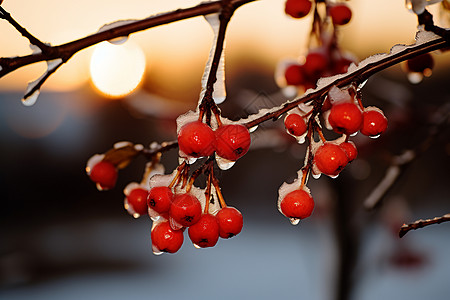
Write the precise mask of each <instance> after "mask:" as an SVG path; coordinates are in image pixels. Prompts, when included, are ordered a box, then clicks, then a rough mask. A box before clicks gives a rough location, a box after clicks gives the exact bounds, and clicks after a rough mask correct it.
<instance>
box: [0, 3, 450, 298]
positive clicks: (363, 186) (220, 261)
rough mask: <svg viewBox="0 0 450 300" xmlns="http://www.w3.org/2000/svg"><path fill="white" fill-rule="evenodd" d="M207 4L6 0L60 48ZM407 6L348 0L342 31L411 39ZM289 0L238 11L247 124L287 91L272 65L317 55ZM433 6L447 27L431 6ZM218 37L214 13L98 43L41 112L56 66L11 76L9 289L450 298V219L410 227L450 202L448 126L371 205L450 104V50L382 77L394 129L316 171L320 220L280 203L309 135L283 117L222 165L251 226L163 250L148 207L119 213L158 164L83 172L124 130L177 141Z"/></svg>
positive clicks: (3, 236) (1, 262)
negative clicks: (290, 132) (372, 206)
mask: <svg viewBox="0 0 450 300" xmlns="http://www.w3.org/2000/svg"><path fill="white" fill-rule="evenodd" d="M197 3H198V1H187V0H183V1H181V0H180V1H178V0H177V1H175V0H171V1H162V0H158V1H157V0H154V1H143V0H129V1H126V2H121V1H106V0H89V1H88V0H79V1H76V2H67V1H56V0H41V1H39V4H36V3H33V4H31V3H30V2H29V1H26V0H15V1H11V0H5V1H3V4H2V7H4V8H5V9H6V10H7V11H9V12H10V13H11V14H12V16H13V17H14V18H15V19H16V20H17V21H18V22H19V23H20V24H21V25H22V26H24V27H25V28H27V29H28V30H29V31H30V32H32V33H33V34H34V35H35V36H37V37H38V38H39V39H41V40H43V41H45V42H50V43H51V44H53V45H57V44H62V43H66V42H69V41H72V40H74V39H77V38H81V37H84V36H86V35H88V34H90V33H93V32H96V31H97V30H98V29H99V28H100V27H101V26H102V25H104V24H107V23H111V22H113V21H117V20H125V19H140V18H144V17H147V16H149V15H152V14H156V13H159V12H164V11H169V10H173V9H176V8H180V7H189V6H192V5H194V4H197ZM404 4H405V3H404V1H403V0H398V1H389V0H382V1H381V0H380V1H376V2H374V1H364V0H352V1H350V2H349V5H350V6H351V8H352V10H353V12H354V14H353V19H352V21H351V22H350V24H348V25H346V26H345V27H343V28H342V30H341V34H342V36H341V45H342V48H344V49H345V50H348V51H350V52H352V53H353V54H355V55H356V56H357V57H358V58H360V59H363V58H365V57H367V56H369V55H372V54H375V53H383V52H388V51H389V49H390V48H391V47H392V46H393V45H395V44H410V43H412V42H413V41H414V35H415V31H416V25H417V24H416V22H417V20H416V17H415V16H414V15H413V14H411V13H410V12H408V10H407V9H406V8H405V6H404ZM283 9H284V1H280V0H263V1H257V2H255V3H251V4H248V5H245V6H243V7H241V8H239V9H238V10H237V12H236V13H235V15H234V17H233V19H232V21H231V23H230V25H229V30H228V35H227V47H226V61H227V64H226V85H227V94H228V97H227V100H226V101H225V103H224V104H223V105H222V106H221V108H222V112H223V115H224V116H226V117H228V118H230V119H233V120H237V119H239V118H241V117H244V116H245V113H248V112H255V111H256V110H257V109H258V108H263V107H268V106H274V105H277V104H279V103H282V102H284V101H286V98H285V97H284V96H283V94H282V93H281V92H280V89H279V87H278V86H277V85H276V83H275V80H274V75H273V74H274V71H275V68H276V65H277V63H278V62H279V61H280V60H282V59H285V58H295V57H297V56H298V55H301V54H305V52H306V45H307V44H306V43H307V40H306V37H307V35H308V34H309V30H310V22H311V19H310V17H307V18H305V19H301V20H294V19H290V18H288V17H287V16H286V15H285V14H284V11H283ZM430 11H431V12H432V13H433V14H434V15H435V18H436V21H437V22H438V23H439V22H442V19H439V18H438V16H439V15H440V11H439V10H438V8H437V7H436V6H435V5H434V6H431V7H430ZM447 18H448V16H447ZM444 19H445V16H444ZM0 21H1V22H0V56H1V57H9V56H17V55H26V54H29V53H30V52H31V50H30V48H29V45H28V41H27V40H26V39H24V38H23V37H22V36H21V35H20V34H19V33H18V32H17V31H15V30H14V29H13V28H12V26H10V25H9V24H8V23H7V22H5V21H4V20H0ZM444 22H445V20H444ZM442 24H444V23H442ZM446 26H448V25H446ZM212 38H213V35H212V31H211V29H210V27H209V25H208V23H207V22H206V21H205V20H204V19H203V18H194V19H191V20H186V21H181V22H176V23H173V24H170V25H166V26H162V27H158V28H154V29H151V30H147V31H144V32H140V33H136V34H133V35H132V36H130V37H129V38H128V39H127V40H126V41H125V40H119V41H114V42H115V43H116V44H120V45H115V44H112V43H108V42H104V43H101V44H98V45H96V46H93V47H90V48H88V49H85V50H83V51H81V52H79V53H78V54H76V55H75V56H74V57H73V58H72V59H71V60H70V61H69V62H68V63H67V64H65V65H63V66H62V67H61V68H60V69H59V70H58V71H57V72H56V73H55V74H54V75H53V76H52V77H51V78H50V79H49V80H48V81H47V82H46V83H45V85H44V87H43V89H42V91H41V95H40V96H39V99H38V101H37V103H36V104H35V105H33V106H31V107H26V106H24V105H23V104H22V103H21V99H22V97H23V94H24V91H25V89H26V86H27V82H28V81H31V80H34V79H36V78H38V77H39V76H40V75H41V74H42V73H43V72H44V71H45V70H46V65H45V63H43V64H37V65H33V66H29V67H25V68H23V69H20V70H18V71H15V72H13V73H12V74H9V75H7V76H5V77H4V78H2V79H1V80H0V188H1V190H2V197H1V207H2V208H1V210H0V298H1V299H31V298H32V299H80V298H84V299H103V298H109V299H124V298H127V299H142V298H146V299H154V298H155V299H156V298H161V297H164V298H165V299H178V298H180V297H185V298H188V299H211V298H214V299H228V298H231V297H233V298H237V299H244V298H245V299H252V298H259V299H271V298H281V297H291V298H292V297H298V298H309V299H337V298H339V297H337V296H336V295H338V294H339V293H343V295H342V296H341V299H344V298H347V296H348V298H350V299H380V298H387V299H430V298H432V297H433V298H434V297H435V298H443V297H444V296H445V295H448V293H449V292H450V286H449V285H448V270H449V268H450V257H449V256H448V251H447V249H449V248H450V240H449V239H448V237H449V233H450V224H448V223H444V224H441V225H434V226H431V227H429V228H426V229H421V230H418V231H414V232H411V233H408V234H407V235H406V236H405V237H404V238H403V239H401V240H399V239H398V237H397V230H398V228H399V226H400V225H401V224H402V223H403V222H411V221H414V220H416V219H417V218H431V217H435V216H439V215H443V214H445V213H448V212H449V211H450V201H449V196H450V187H449V185H448V182H449V179H450V177H449V175H448V167H449V166H450V143H449V136H450V135H449V129H448V126H441V127H440V128H439V130H438V132H439V133H438V134H437V135H436V138H435V139H434V140H433V143H432V144H431V146H430V147H429V149H428V150H427V151H426V152H424V154H423V155H421V156H420V157H419V158H418V159H416V160H415V161H414V163H412V164H411V165H410V166H409V167H408V168H407V170H406V172H405V173H404V174H403V175H402V177H401V178H400V180H399V182H398V184H396V185H395V186H394V187H393V189H392V190H391V191H390V192H389V193H388V195H387V197H386V198H385V200H384V202H383V205H382V206H381V207H380V208H379V209H377V210H376V211H372V212H367V211H365V210H364V209H363V201H364V199H365V198H366V197H367V196H368V195H369V193H370V191H371V190H372V189H373V188H374V187H375V186H376V185H377V183H378V182H379V181H380V180H381V179H382V178H383V176H384V172H385V170H386V169H387V167H388V166H389V164H390V160H391V159H392V156H393V155H398V154H401V153H402V151H403V150H405V149H411V148H414V147H416V146H417V145H419V144H420V143H421V142H422V141H423V140H424V139H425V138H427V137H429V136H430V130H431V128H432V124H433V122H435V120H436V116H437V117H438V118H439V112H445V111H446V112H447V114H448V110H449V106H448V103H449V100H450V93H449V90H448V83H449V82H448V78H450V77H449V76H450V72H449V70H450V68H449V66H450V58H449V55H448V54H446V53H444V54H439V53H437V54H433V57H434V59H435V65H436V66H435V68H434V70H433V75H432V76H431V77H430V78H425V79H424V80H423V82H421V83H420V84H417V85H412V84H411V83H409V82H408V80H407V76H406V74H405V72H404V71H403V69H402V67H401V66H394V67H392V68H390V69H388V70H386V71H383V72H381V73H380V74H377V75H375V76H373V77H372V78H371V79H370V80H369V82H368V83H367V85H366V86H365V87H364V89H363V90H362V92H363V102H364V104H365V105H377V106H379V107H380V108H382V109H383V110H384V112H385V113H386V115H387V117H388V119H389V121H390V123H389V130H388V132H386V134H385V135H384V136H383V137H380V138H379V139H369V138H365V137H362V136H361V135H358V136H356V137H354V138H353V140H354V141H355V143H356V145H357V147H358V149H359V151H360V156H359V158H358V159H357V160H356V161H354V162H353V163H352V164H351V165H350V166H349V167H348V168H346V170H344V171H343V172H342V174H341V175H340V176H339V178H337V179H335V180H331V179H329V178H324V177H323V176H322V177H321V178H320V179H319V180H313V179H312V178H311V179H310V182H309V183H308V186H309V187H310V188H311V191H312V195H313V197H314V198H315V200H316V209H315V211H314V213H313V217H311V218H310V219H307V220H304V221H303V222H301V224H300V225H298V226H292V225H291V224H290V223H289V221H288V220H287V219H286V218H285V217H283V216H282V215H281V214H280V213H279V212H278V211H277V207H276V201H277V197H278V195H277V191H278V187H279V186H280V185H281V184H282V183H283V182H284V181H287V182H291V181H292V180H293V179H294V178H295V177H296V172H297V170H299V169H300V168H301V166H302V165H303V158H304V153H305V147H304V146H302V145H298V144H296V143H295V141H294V139H292V138H291V137H289V136H287V135H286V134H284V133H283V128H282V124H281V122H275V123H272V122H267V124H264V125H263V126H261V127H262V128H260V129H258V131H256V132H255V134H254V135H253V137H252V139H253V141H252V149H251V152H250V153H249V154H247V155H246V156H245V157H243V158H242V159H240V160H239V161H238V163H237V164H236V165H235V166H234V167H233V168H232V169H231V170H229V171H226V172H222V173H221V174H220V180H221V186H222V191H223V194H224V197H225V198H226V200H227V203H229V205H232V206H235V207H237V208H238V209H239V210H240V211H241V212H242V213H243V215H244V230H243V232H242V233H241V234H239V235H238V236H236V237H234V238H233V239H230V240H220V241H219V243H218V245H217V246H216V247H214V248H212V249H201V250H197V249H195V248H194V247H193V246H192V244H191V243H190V241H189V240H188V238H187V236H186V238H185V243H184V245H183V247H182V248H181V250H180V251H179V252H178V253H177V254H175V255H162V256H155V255H153V254H152V251H151V241H150V229H151V221H150V220H149V219H148V218H146V217H141V218H140V219H137V220H135V219H133V217H131V216H130V215H128V213H127V212H126V211H125V209H124V208H123V197H124V196H123V192H122V189H123V188H124V187H125V186H126V185H127V184H128V183H129V182H131V181H140V180H141V176H142V174H143V170H144V164H145V160H143V159H141V158H140V159H137V160H136V161H134V162H133V163H132V164H131V165H130V166H129V167H127V168H126V169H124V170H122V171H121V172H120V175H119V180H118V183H117V186H116V188H115V189H114V190H111V191H106V192H99V191H97V190H96V188H95V185H94V184H93V183H92V182H91V181H90V180H89V178H88V176H87V175H86V173H85V171H84V168H85V165H86V162H87V160H88V159H89V158H90V157H91V156H92V155H93V154H95V153H103V152H105V151H107V150H108V149H109V148H111V147H112V145H113V144H114V143H115V142H118V141H124V140H126V141H131V142H134V143H142V144H144V145H149V144H150V143H151V142H152V141H157V142H162V141H170V140H173V139H175V138H176V133H175V131H176V126H175V118H176V117H177V116H178V115H180V114H182V113H184V112H186V111H188V110H191V109H195V107H196V104H197V100H198V95H199V92H200V88H201V86H200V79H201V76H202V73H203V70H204V66H205V63H206V60H207V58H208V55H209V48H210V45H211V42H212ZM176 152H177V151H176V150H172V151H170V152H168V153H165V154H164V155H163V158H162V160H163V162H164V164H165V166H166V170H167V172H171V170H172V169H173V168H175V167H176V166H177V162H178V159H177V153H176ZM342 290H344V292H342ZM339 291H340V292H339Z"/></svg>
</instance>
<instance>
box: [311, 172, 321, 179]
mask: <svg viewBox="0 0 450 300" xmlns="http://www.w3.org/2000/svg"><path fill="white" fill-rule="evenodd" d="M311 175H312V177H313V178H314V179H319V178H320V175H322V173H319V174H314V173H311Z"/></svg>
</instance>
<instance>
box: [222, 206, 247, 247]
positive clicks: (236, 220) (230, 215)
mask: <svg viewBox="0 0 450 300" xmlns="http://www.w3.org/2000/svg"><path fill="white" fill-rule="evenodd" d="M216 217H217V220H218V221H219V235H220V237H221V238H223V239H228V238H231V237H233V236H235V235H237V234H238V233H239V232H241V230H242V226H243V225H244V218H243V217H242V214H241V213H240V212H239V210H237V209H236V208H234V207H229V206H227V207H224V208H222V209H221V210H219V212H218V213H217V215H216Z"/></svg>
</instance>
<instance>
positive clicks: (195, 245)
mask: <svg viewBox="0 0 450 300" xmlns="http://www.w3.org/2000/svg"><path fill="white" fill-rule="evenodd" d="M192 245H194V247H195V248H197V249H202V247H200V246H199V245H197V244H196V243H192Z"/></svg>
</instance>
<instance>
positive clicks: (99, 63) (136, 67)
mask: <svg viewBox="0 0 450 300" xmlns="http://www.w3.org/2000/svg"><path fill="white" fill-rule="evenodd" d="M144 71H145V55H144V52H143V51H142V49H141V48H140V47H139V46H138V45H137V44H135V43H133V42H132V41H127V42H125V43H123V44H120V45H117V44H111V43H109V42H102V43H100V44H98V45H97V46H96V47H95V49H94V52H93V53H92V57H91V63H90V73H91V80H92V82H93V84H94V86H95V87H96V88H97V89H98V91H100V92H101V93H102V94H104V95H105V96H107V97H111V98H119V97H124V96H126V95H128V94H130V93H131V92H133V91H134V90H135V89H136V88H137V87H138V86H139V84H140V82H141V80H142V77H143V75H144Z"/></svg>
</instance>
